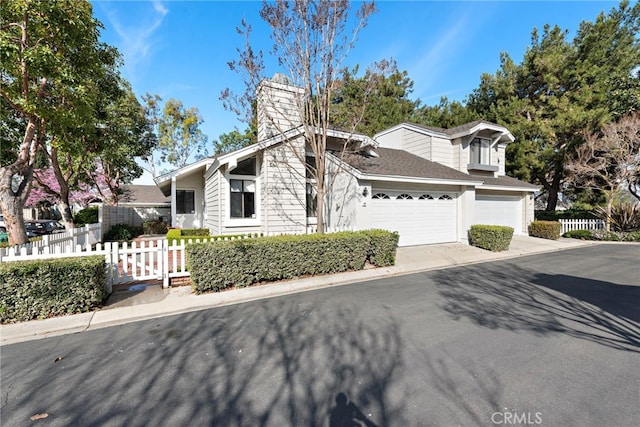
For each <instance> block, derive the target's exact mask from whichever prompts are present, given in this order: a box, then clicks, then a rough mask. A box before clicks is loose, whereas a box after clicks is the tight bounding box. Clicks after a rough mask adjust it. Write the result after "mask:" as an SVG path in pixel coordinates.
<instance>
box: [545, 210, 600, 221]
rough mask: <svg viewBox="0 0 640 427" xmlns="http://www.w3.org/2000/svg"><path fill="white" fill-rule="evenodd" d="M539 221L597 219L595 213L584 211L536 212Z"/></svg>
mask: <svg viewBox="0 0 640 427" xmlns="http://www.w3.org/2000/svg"><path fill="white" fill-rule="evenodd" d="M534 216H535V219H536V220H537V221H557V220H559V219H596V218H598V217H597V215H596V214H595V212H593V211H588V210H583V209H567V210H564V211H539V210H537V211H535V213H534Z"/></svg>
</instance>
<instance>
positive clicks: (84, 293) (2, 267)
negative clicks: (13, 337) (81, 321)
mask: <svg viewBox="0 0 640 427" xmlns="http://www.w3.org/2000/svg"><path fill="white" fill-rule="evenodd" d="M105 268H106V267H105V261H104V256H91V257H80V258H60V259H52V260H38V261H12V262H3V263H1V264H0V284H2V286H0V322H1V323H12V322H21V321H26V320H33V319H46V318H49V317H53V316H59V315H63V314H74V313H82V312H86V311H89V310H91V309H93V308H95V307H97V306H99V305H101V304H102V303H103V302H104V300H105V299H106V298H107V296H108V295H107V288H106V275H105Z"/></svg>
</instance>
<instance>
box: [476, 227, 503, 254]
mask: <svg viewBox="0 0 640 427" xmlns="http://www.w3.org/2000/svg"><path fill="white" fill-rule="evenodd" d="M512 237H513V228H512V227H504V226H501V225H482V224H477V225H472V226H471V228H470V229H469V243H470V244H471V245H472V246H476V247H478V248H482V249H486V250H489V251H492V252H500V251H506V250H508V249H509V245H510V244H511V238H512Z"/></svg>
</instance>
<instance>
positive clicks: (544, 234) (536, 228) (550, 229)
mask: <svg viewBox="0 0 640 427" xmlns="http://www.w3.org/2000/svg"><path fill="white" fill-rule="evenodd" d="M560 234H562V224H560V223H559V222H557V221H533V222H532V223H531V224H529V236H533V237H540V238H542V239H549V240H558V239H559V238H560Z"/></svg>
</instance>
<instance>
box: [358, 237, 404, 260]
mask: <svg viewBox="0 0 640 427" xmlns="http://www.w3.org/2000/svg"><path fill="white" fill-rule="evenodd" d="M361 233H363V234H364V235H366V236H367V237H368V238H369V252H368V253H367V261H369V262H370V263H371V264H373V265H375V266H376V267H384V266H388V265H394V264H395V263H396V249H398V239H399V238H400V235H399V234H398V233H396V232H391V231H387V230H377V229H374V230H364V231H361Z"/></svg>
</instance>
